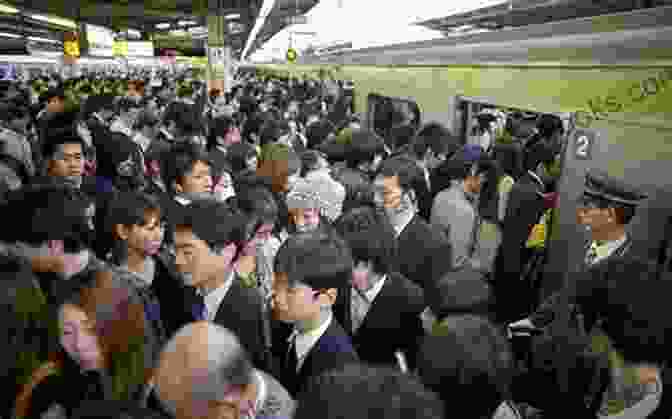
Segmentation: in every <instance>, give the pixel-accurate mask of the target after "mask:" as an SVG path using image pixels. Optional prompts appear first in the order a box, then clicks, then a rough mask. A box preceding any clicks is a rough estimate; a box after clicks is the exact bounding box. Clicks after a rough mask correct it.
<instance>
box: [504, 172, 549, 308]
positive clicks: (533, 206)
mask: <svg viewBox="0 0 672 419" xmlns="http://www.w3.org/2000/svg"><path fill="white" fill-rule="evenodd" d="M544 191H545V189H544V185H543V184H542V183H541V181H539V180H538V179H536V178H535V177H534V175H532V174H531V173H530V172H527V173H525V174H524V175H523V176H521V178H520V179H519V180H518V182H516V183H515V184H514V185H513V188H512V189H511V192H510V195H509V203H508V207H507V209H506V216H505V217H504V223H503V224H504V226H503V229H502V243H501V245H500V247H499V252H498V254H497V257H496V259H495V267H496V268H495V269H496V270H495V283H494V285H495V294H496V300H497V301H498V306H499V307H498V312H499V317H500V318H501V320H502V321H513V320H516V319H518V318H520V317H521V316H522V315H524V313H523V311H524V308H525V307H526V304H522V305H521V304H516V300H518V299H519V298H520V295H523V294H524V291H525V290H524V289H523V288H522V287H524V285H525V284H521V281H520V275H521V273H522V271H523V267H524V266H525V263H526V262H527V259H528V258H529V257H530V255H531V253H530V251H529V250H528V249H527V248H526V247H525V243H526V242H527V239H528V238H529V236H530V232H531V231H532V228H533V227H534V225H535V224H536V223H537V222H538V221H539V218H540V217H541V215H542V214H543V212H544V195H543V194H544Z"/></svg>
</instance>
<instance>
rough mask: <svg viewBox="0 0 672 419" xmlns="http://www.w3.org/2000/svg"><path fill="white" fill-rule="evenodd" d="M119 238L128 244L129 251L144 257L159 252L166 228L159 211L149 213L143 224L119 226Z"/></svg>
mask: <svg viewBox="0 0 672 419" xmlns="http://www.w3.org/2000/svg"><path fill="white" fill-rule="evenodd" d="M118 228H119V233H120V234H119V238H121V239H122V240H124V241H125V242H126V243H127V245H128V250H129V252H134V253H136V254H138V255H141V256H143V257H146V256H154V255H156V254H157V253H159V250H160V248H161V243H162V241H163V232H164V228H163V225H162V223H161V219H160V218H159V214H158V212H155V213H154V214H151V213H150V214H147V217H145V222H144V224H143V225H137V224H134V225H132V226H118Z"/></svg>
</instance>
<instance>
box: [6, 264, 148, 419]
mask: <svg viewBox="0 0 672 419" xmlns="http://www.w3.org/2000/svg"><path fill="white" fill-rule="evenodd" d="M72 285H74V284H72ZM59 299H60V301H59V302H58V303H57V304H56V307H57V311H56V314H57V319H58V342H59V345H58V346H59V347H58V350H57V351H55V353H53V354H52V355H51V356H50V357H49V362H47V363H46V364H43V365H41V366H40V367H39V368H38V369H37V370H36V371H35V372H34V373H33V376H32V379H31V381H30V382H29V383H27V384H26V385H25V386H24V388H23V389H22V391H21V392H20V394H19V396H18V397H17V399H16V403H15V412H14V416H15V417H17V418H39V417H43V416H42V415H44V414H48V415H55V416H60V417H63V416H64V417H69V416H70V415H71V414H72V411H73V410H74V409H75V408H77V407H78V406H79V404H80V403H81V402H82V401H84V400H106V399H112V400H127V401H131V400H132V401H137V402H140V401H141V400H143V398H144V397H145V395H146V392H147V389H146V384H147V383H148V381H149V378H150V366H148V365H146V364H144V353H143V352H144V350H145V349H146V348H145V345H144V328H145V323H144V318H143V310H142V304H141V303H139V302H137V301H135V300H134V299H133V297H132V295H131V294H130V293H129V292H128V289H126V288H125V287H124V286H121V285H119V284H117V283H116V282H115V281H114V280H113V278H112V274H111V273H109V272H108V273H99V274H97V275H96V276H95V277H93V278H91V282H89V283H85V284H82V286H81V287H80V286H76V285H75V286H74V289H72V291H70V292H64V294H62V295H60V296H59Z"/></svg>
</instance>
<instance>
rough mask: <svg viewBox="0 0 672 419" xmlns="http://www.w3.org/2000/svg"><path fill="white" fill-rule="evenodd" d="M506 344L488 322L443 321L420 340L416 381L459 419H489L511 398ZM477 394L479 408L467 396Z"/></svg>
mask: <svg viewBox="0 0 672 419" xmlns="http://www.w3.org/2000/svg"><path fill="white" fill-rule="evenodd" d="M512 362H513V360H512V354H511V350H510V347H509V342H508V341H507V339H506V338H505V337H504V336H503V335H502V334H501V332H500V331H499V329H497V327H496V326H494V325H493V324H492V323H490V322H489V321H488V320H486V319H484V318H482V317H478V316H472V315H465V316H451V317H448V318H446V319H445V320H444V321H443V322H442V324H441V325H440V326H438V327H437V329H436V330H435V331H434V333H433V334H432V335H430V336H427V337H425V339H424V341H423V342H422V345H421V347H420V352H419V356H418V374H419V376H420V380H421V381H422V382H423V383H424V384H425V385H426V386H427V387H428V388H429V389H431V390H432V391H434V392H436V393H437V394H438V395H439V396H440V397H441V399H442V400H443V402H444V404H445V406H446V407H450V409H451V410H453V411H456V412H460V415H461V416H462V417H467V418H474V419H477V418H484V417H492V415H493V414H494V413H495V411H496V409H497V407H498V406H499V405H500V404H501V403H502V402H503V401H504V400H507V399H509V398H510V385H511V378H512V373H513V370H512ZM473 394H478V403H474V402H473V398H471V397H468V396H469V395H473Z"/></svg>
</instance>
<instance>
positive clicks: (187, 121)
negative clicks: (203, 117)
mask: <svg viewBox="0 0 672 419" xmlns="http://www.w3.org/2000/svg"><path fill="white" fill-rule="evenodd" d="M163 121H164V123H166V124H167V123H168V122H170V121H173V122H175V126H176V127H177V129H178V130H179V131H181V132H182V133H183V134H193V133H197V132H199V131H200V130H201V128H202V126H201V123H200V120H199V118H198V117H197V115H196V111H195V108H194V107H193V106H191V105H187V104H186V103H182V102H172V103H171V104H170V105H168V108H167V109H166V111H165V113H164V116H163Z"/></svg>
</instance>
